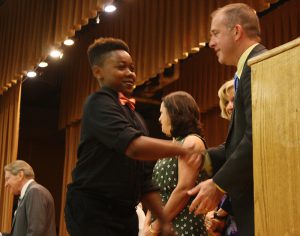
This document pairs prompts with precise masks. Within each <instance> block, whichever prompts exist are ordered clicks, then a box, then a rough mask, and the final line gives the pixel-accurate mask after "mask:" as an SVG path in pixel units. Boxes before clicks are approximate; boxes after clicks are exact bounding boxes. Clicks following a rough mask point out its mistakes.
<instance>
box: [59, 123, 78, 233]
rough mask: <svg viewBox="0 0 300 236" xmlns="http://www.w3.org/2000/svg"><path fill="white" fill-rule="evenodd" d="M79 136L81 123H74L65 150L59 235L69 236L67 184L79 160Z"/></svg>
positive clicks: (69, 130) (68, 131)
mask: <svg viewBox="0 0 300 236" xmlns="http://www.w3.org/2000/svg"><path fill="white" fill-rule="evenodd" d="M79 137H80V123H79V122H77V123H74V124H72V125H71V126H68V127H67V128H66V152H65V164H64V177H63V185H62V186H63V189H62V196H61V211H60V221H59V222H60V223H59V225H60V227H59V235H60V236H65V235H66V236H67V235H69V234H68V233H67V229H66V224H65V218H64V208H65V202H66V193H67V184H68V183H70V182H71V180H72V177H71V173H72V170H73V168H74V167H75V163H76V160H77V148H78V145H79Z"/></svg>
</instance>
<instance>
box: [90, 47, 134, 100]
mask: <svg viewBox="0 0 300 236" xmlns="http://www.w3.org/2000/svg"><path fill="white" fill-rule="evenodd" d="M93 74H94V76H95V77H96V78H98V79H99V80H100V83H101V86H105V87H109V88H111V89H113V90H115V91H116V92H122V93H123V94H125V95H127V96H128V95H130V94H131V93H132V91H133V89H134V87H135V80H136V75H135V72H134V65H133V62H132V59H131V56H130V55H129V53H128V52H126V51H124V50H116V51H112V52H109V53H108V54H107V55H106V56H105V59H104V61H103V63H102V65H95V66H93Z"/></svg>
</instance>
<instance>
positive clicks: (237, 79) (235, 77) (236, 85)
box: [233, 73, 239, 93]
mask: <svg viewBox="0 0 300 236" xmlns="http://www.w3.org/2000/svg"><path fill="white" fill-rule="evenodd" d="M233 79H234V92H235V93H236V91H237V89H238V86H239V77H238V75H237V74H236V73H235V74H234V77H233Z"/></svg>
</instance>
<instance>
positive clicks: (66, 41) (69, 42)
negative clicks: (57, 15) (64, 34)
mask: <svg viewBox="0 0 300 236" xmlns="http://www.w3.org/2000/svg"><path fill="white" fill-rule="evenodd" d="M73 44H74V40H73V39H66V40H65V41H64V45H66V46H71V45H73Z"/></svg>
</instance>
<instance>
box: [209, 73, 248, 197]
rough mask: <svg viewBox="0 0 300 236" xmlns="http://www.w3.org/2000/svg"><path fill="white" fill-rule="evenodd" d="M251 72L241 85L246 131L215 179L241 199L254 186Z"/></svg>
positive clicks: (218, 183) (223, 187)
mask: <svg viewBox="0 0 300 236" xmlns="http://www.w3.org/2000/svg"><path fill="white" fill-rule="evenodd" d="M250 78H251V70H250V68H248V69H247V70H246V72H245V75H244V77H243V78H241V81H240V83H239V88H238V89H239V90H241V91H239V92H240V95H241V96H242V97H241V98H240V99H241V100H242V101H241V104H242V107H243V109H242V111H241V112H244V117H245V126H244V127H245V128H244V129H245V130H244V132H243V136H242V139H241V140H240V142H239V143H238V144H237V146H235V148H234V151H233V152H232V153H231V155H230V156H229V158H228V159H227V161H226V162H225V163H224V165H223V166H222V167H221V168H220V170H219V171H218V172H217V173H216V174H215V176H214V177H213V181H214V182H215V183H216V184H217V185H219V186H220V187H221V188H222V189H224V190H225V191H226V192H228V193H229V194H230V195H231V196H233V197H239V196H240V195H241V194H242V193H243V192H244V191H245V189H247V188H250V187H251V186H253V173H252V172H253V165H252V104H251V79H250Z"/></svg>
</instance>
